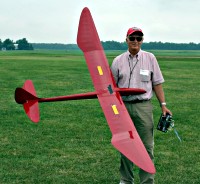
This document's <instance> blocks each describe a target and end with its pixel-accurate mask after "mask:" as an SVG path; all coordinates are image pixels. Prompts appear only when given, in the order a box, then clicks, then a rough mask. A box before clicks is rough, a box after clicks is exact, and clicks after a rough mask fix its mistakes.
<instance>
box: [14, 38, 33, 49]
mask: <svg viewBox="0 0 200 184" xmlns="http://www.w3.org/2000/svg"><path fill="white" fill-rule="evenodd" d="M16 44H18V50H33V46H32V45H31V44H29V43H28V41H27V40H26V38H23V39H20V40H17V41H16Z"/></svg>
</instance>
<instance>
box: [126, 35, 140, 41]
mask: <svg viewBox="0 0 200 184" xmlns="http://www.w3.org/2000/svg"><path fill="white" fill-rule="evenodd" d="M128 38H129V40H130V41H132V42H133V41H135V39H136V40H137V41H138V42H141V41H142V36H129V37H128Z"/></svg>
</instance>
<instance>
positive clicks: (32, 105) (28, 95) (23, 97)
mask: <svg viewBox="0 0 200 184" xmlns="http://www.w3.org/2000/svg"><path fill="white" fill-rule="evenodd" d="M15 101H16V102H17V103H19V104H23V106H24V110H25V112H26V114H27V116H28V117H29V118H30V120H31V121H33V122H35V123H37V122H39V119H40V115H39V105H38V98H37V95H36V92H35V88H34V85H33V83H32V81H31V80H26V81H25V83H24V86H23V87H22V88H16V90H15Z"/></svg>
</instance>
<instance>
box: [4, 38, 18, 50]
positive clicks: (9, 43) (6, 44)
mask: <svg viewBox="0 0 200 184" xmlns="http://www.w3.org/2000/svg"><path fill="white" fill-rule="evenodd" d="M2 47H4V48H6V50H15V46H14V43H13V41H12V40H10V39H9V38H7V39H6V40H5V41H4V42H3V44H2Z"/></svg>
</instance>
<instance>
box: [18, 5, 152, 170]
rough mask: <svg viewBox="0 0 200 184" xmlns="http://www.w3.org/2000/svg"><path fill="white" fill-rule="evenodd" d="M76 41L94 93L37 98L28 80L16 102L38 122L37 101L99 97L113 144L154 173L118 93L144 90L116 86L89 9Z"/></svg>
mask: <svg viewBox="0 0 200 184" xmlns="http://www.w3.org/2000/svg"><path fill="white" fill-rule="evenodd" d="M77 43H78V46H79V47H80V49H81V50H82V51H83V53H84V56H85V60H86V62H87V66H88V69H89V72H90V75H91V78H92V81H93V84H94V88H95V92H88V93H84V94H75V95H68V96H59V97H52V98H38V97H37V95H36V92H35V89H34V85H33V83H32V81H31V80H27V81H26V82H25V83H24V86H23V87H22V88H16V91H15V100H16V102H17V103H19V104H23V106H24V110H25V112H26V114H27V115H28V117H29V118H30V119H31V120H32V121H33V122H38V121H39V107H38V103H40V102H53V101H64V100H77V99H90V98H98V100H99V102H100V105H101V107H102V109H103V112H104V114H105V117H106V120H107V122H108V125H109V127H110V130H111V132H112V140H111V143H112V144H113V146H114V147H115V148H116V149H117V150H119V151H120V152H121V153H122V154H124V155H125V156H126V157H127V158H128V159H129V160H131V161H132V162H133V163H134V164H135V165H137V166H138V167H140V168H141V169H143V170H145V171H147V172H149V173H155V167H154V164H153V163H152V160H151V159H150V157H149V155H148V153H147V151H146V149H145V147H144V145H143V143H142V141H141V139H140V137H139V135H138V133H137V131H136V129H135V127H134V124H133V122H132V120H131V118H130V116H129V114H128V112H127V110H126V107H125V105H124V103H123V101H122V98H121V95H130V94H131V95H134V94H142V93H145V91H144V90H143V89H138V88H117V86H116V84H115V82H114V80H113V76H112V73H111V71H110V68H109V65H108V62H107V59H106V56H105V53H104V50H103V47H102V45H101V42H100V39H99V36H98V33H97V30H96V27H95V24H94V22H93V19H92V16H91V13H90V11H89V9H88V8H84V9H83V11H82V13H81V16H80V22H79V28H78V36H77Z"/></svg>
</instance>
